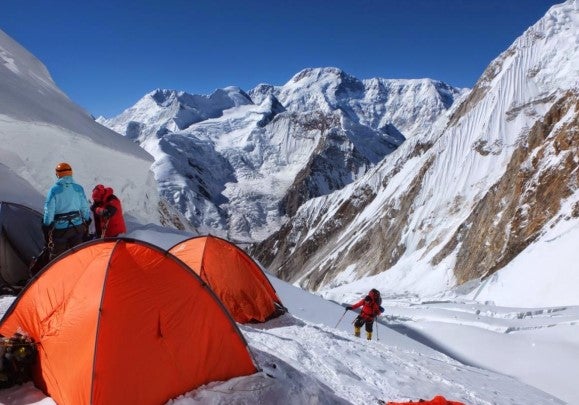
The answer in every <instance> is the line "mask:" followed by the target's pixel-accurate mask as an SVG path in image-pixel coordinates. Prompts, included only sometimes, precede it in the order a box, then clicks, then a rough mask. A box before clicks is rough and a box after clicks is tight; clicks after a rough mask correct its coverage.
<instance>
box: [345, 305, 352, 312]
mask: <svg viewBox="0 0 579 405" xmlns="http://www.w3.org/2000/svg"><path fill="white" fill-rule="evenodd" d="M353 309H354V308H352V307H350V306H348V307H346V311H351V310H353Z"/></svg>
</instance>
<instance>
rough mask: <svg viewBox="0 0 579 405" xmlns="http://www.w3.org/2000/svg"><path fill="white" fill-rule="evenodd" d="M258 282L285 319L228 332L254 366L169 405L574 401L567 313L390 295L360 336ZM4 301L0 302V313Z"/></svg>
mask: <svg viewBox="0 0 579 405" xmlns="http://www.w3.org/2000/svg"><path fill="white" fill-rule="evenodd" d="M128 236H132V237H139V239H143V240H146V241H148V242H152V243H156V244H157V245H159V246H164V247H166V246H168V245H171V244H173V243H174V242H175V241H176V240H179V239H182V238H184V237H185V236H184V235H182V234H179V233H175V232H172V231H170V230H166V229H163V228H158V227H150V226H149V227H142V228H138V227H137V228H134V230H133V231H131V233H130V234H129V235H128ZM270 279H271V281H272V283H273V284H274V287H275V288H276V290H277V292H278V295H279V296H280V298H281V300H282V301H283V303H284V305H286V306H287V307H288V309H289V313H288V314H285V315H284V316H282V317H280V318H277V319H273V320H271V321H269V322H266V323H264V324H257V325H240V328H241V331H242V333H243V335H244V336H245V338H246V339H247V341H248V343H249V346H250V350H251V352H252V354H253V356H254V357H255V360H256V362H257V364H258V366H259V367H260V368H261V371H260V372H258V373H256V374H254V375H251V376H247V377H239V378H234V379H232V380H229V381H225V382H215V383H211V384H208V385H206V386H204V387H200V388H199V389H197V390H194V391H192V392H189V393H184V395H182V396H180V397H178V398H174V399H173V400H171V401H169V402H168V403H169V404H171V405H192V404H231V403H236V404H255V403H263V404H270V403H271V404H274V403H276V404H277V403H284V404H311V403H317V404H340V403H344V404H347V403H352V404H372V403H378V400H417V399H419V398H432V397H433V396H434V395H437V394H441V395H444V396H445V397H446V398H448V399H453V400H459V401H463V402H465V403H467V404H488V405H490V404H493V405H494V404H564V403H568V404H577V403H579V389H577V387H576V386H575V385H574V382H575V379H576V376H577V375H579V326H578V325H579V307H573V306H569V307H566V306H561V307H553V308H534V309H531V308H506V307H497V306H494V305H493V304H484V303H480V302H479V303H476V302H474V301H459V300H439V301H431V302H421V301H419V300H417V299H412V297H399V298H397V299H394V298H392V299H389V300H387V301H385V302H384V305H383V306H384V307H385V308H386V312H385V314H384V316H383V317H382V318H381V319H380V323H379V324H378V325H376V327H375V333H374V337H375V339H374V340H372V341H367V340H365V339H359V338H355V337H354V336H353V334H352V332H353V326H352V321H353V320H354V317H355V314H354V313H353V312H346V311H345V310H344V308H343V306H341V305H339V304H337V303H335V302H332V301H329V300H326V299H323V298H322V297H320V296H317V295H313V294H310V293H308V292H306V291H303V290H301V289H299V288H297V287H294V286H292V285H289V284H287V283H285V282H283V281H281V280H278V279H276V278H274V277H270ZM356 298H359V297H356ZM12 301H13V298H11V297H3V298H1V299H0V311H1V313H4V312H5V311H6V309H7V307H8V305H10V304H11V302H12ZM342 316H343V317H342ZM0 403H2V404H6V405H8V404H14V405H16V404H19V405H23V404H29V405H32V404H43V405H45V404H53V403H54V402H53V401H52V399H50V398H47V397H45V396H44V395H43V394H42V393H41V392H40V391H38V390H37V389H36V388H35V387H34V386H33V385H32V383H27V384H25V385H24V386H21V387H13V388H9V389H6V390H0Z"/></svg>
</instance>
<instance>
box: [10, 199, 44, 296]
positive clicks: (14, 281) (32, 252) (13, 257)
mask: <svg viewBox="0 0 579 405" xmlns="http://www.w3.org/2000/svg"><path fill="white" fill-rule="evenodd" d="M43 247H44V235H43V233H42V215H41V214H40V213H39V212H37V211H35V210H33V209H31V208H28V207H25V206H24V205H20V204H16V203H11V202H6V201H0V287H3V289H6V288H7V287H18V286H23V285H24V284H26V282H27V281H28V280H29V279H30V277H31V272H30V270H29V268H30V266H31V264H32V262H33V260H34V258H35V257H37V256H38V255H39V254H40V252H41V251H42V249H43Z"/></svg>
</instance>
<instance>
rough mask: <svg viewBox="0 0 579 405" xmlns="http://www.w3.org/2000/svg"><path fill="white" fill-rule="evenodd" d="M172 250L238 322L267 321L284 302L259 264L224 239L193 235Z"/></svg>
mask: <svg viewBox="0 0 579 405" xmlns="http://www.w3.org/2000/svg"><path fill="white" fill-rule="evenodd" d="M169 251H170V253H171V254H173V255H175V256H177V257H178V258H179V259H181V260H182V261H183V262H184V263H186V264H187V265H188V266H190V267H191V268H193V269H194V270H195V272H196V273H197V274H199V275H200V276H201V278H202V279H203V280H205V281H206V282H207V283H208V284H209V285H210V286H211V289H212V290H213V291H215V293H216V294H217V296H218V297H219V299H220V300H221V302H222V303H223V304H224V305H225V307H226V308H227V310H228V311H229V312H230V313H231V315H232V316H233V318H234V319H235V320H236V321H237V322H240V323H247V322H252V321H258V322H264V321H265V320H266V319H267V318H269V317H270V316H271V315H272V314H273V313H274V312H275V305H274V303H276V302H277V303H280V304H281V301H280V299H279V298H278V296H277V294H276V292H275V290H274V289H273V287H272V286H271V283H270V282H269V280H268V279H267V277H266V276H265V274H263V271H262V270H261V269H260V268H259V266H257V264H256V263H255V262H253V260H251V258H250V257H249V256H248V255H247V254H246V253H245V252H244V251H243V250H241V249H239V248H238V247H237V246H235V245H234V244H232V243H230V242H228V241H226V240H224V239H220V238H216V237H212V236H208V237H199V238H192V239H188V240H186V241H183V242H181V243H179V244H177V245H176V246H174V247H173V248H171V249H170V250H169Z"/></svg>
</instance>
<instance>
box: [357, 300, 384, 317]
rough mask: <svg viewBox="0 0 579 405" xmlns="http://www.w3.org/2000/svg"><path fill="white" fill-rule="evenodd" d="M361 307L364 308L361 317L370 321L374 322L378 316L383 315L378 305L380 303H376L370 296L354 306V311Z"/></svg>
mask: <svg viewBox="0 0 579 405" xmlns="http://www.w3.org/2000/svg"><path fill="white" fill-rule="evenodd" d="M360 307H362V311H361V312H360V316H361V317H362V318H364V319H366V320H368V321H371V320H373V319H374V318H375V317H376V316H378V315H380V314H381V313H382V311H381V310H380V305H378V303H377V302H375V301H374V300H373V299H372V297H370V296H369V295H367V296H366V297H364V298H362V299H361V300H360V301H358V302H356V303H355V304H354V305H352V309H356V308H360Z"/></svg>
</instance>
